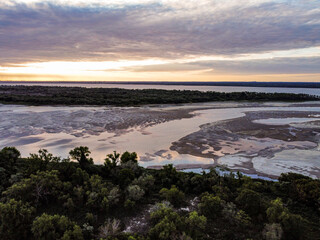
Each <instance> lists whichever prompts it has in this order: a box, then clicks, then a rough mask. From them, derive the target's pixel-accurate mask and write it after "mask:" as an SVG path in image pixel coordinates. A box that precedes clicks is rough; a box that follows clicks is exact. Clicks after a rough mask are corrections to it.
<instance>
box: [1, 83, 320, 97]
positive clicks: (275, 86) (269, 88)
mask: <svg viewBox="0 0 320 240" xmlns="http://www.w3.org/2000/svg"><path fill="white" fill-rule="evenodd" d="M0 85H25V86H35V85H37V86H61V87H87V88H125V89H165V90H198V91H216V92H243V91H248V92H265V93H276V92H277V93H305V94H310V95H317V96H320V82H319V83H314V82H313V83H293V82H286V83H283V82H281V83H280V82H279V83H275V82H271V83H268V82H209V83H208V82H179V83H178V82H144V83H141V82H140V83H139V82H122V83H119V82H108V83H106V82H95V83H92V82H9V81H8V82H5V81H2V82H0Z"/></svg>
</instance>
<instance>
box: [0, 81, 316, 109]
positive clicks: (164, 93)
mask: <svg viewBox="0 0 320 240" xmlns="http://www.w3.org/2000/svg"><path fill="white" fill-rule="evenodd" d="M319 100H320V96H316V95H308V94H293V93H263V92H246V91H244V92H214V91H206V92H201V91H190V90H183V91H181V90H163V89H162V90H161V89H123V88H98V87H97V88H86V87H70V86H69V87H67V86H37V85H35V86H27V85H25V86H21V85H20V86H9V85H8V86H5V85H3V86H0V103H4V104H27V105H97V106H98V105H100V106H101V105H104V106H107V105H110V106H111V105H112V106H141V105H150V104H180V103H199V102H219V101H251V102H252V101H258V102H271V101H285V102H299V101H300V102H302V101H319Z"/></svg>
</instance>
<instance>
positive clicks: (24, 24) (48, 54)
mask: <svg viewBox="0 0 320 240" xmlns="http://www.w3.org/2000/svg"><path fill="white" fill-rule="evenodd" d="M10 80H18V81H23V80H26V81H32V80H33V81H298V82H320V1H319V0H197V1H196V0H184V1H181V0H158V1H156V0H0V81H10Z"/></svg>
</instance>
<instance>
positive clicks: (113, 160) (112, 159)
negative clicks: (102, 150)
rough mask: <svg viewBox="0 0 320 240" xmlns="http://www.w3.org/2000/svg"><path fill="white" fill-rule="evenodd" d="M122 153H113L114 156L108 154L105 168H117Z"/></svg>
mask: <svg viewBox="0 0 320 240" xmlns="http://www.w3.org/2000/svg"><path fill="white" fill-rule="evenodd" d="M119 157H120V153H117V152H116V151H113V153H112V154H108V155H107V157H106V159H105V160H104V166H105V168H107V169H108V170H110V169H112V168H115V167H116V166H117V165H118V163H119Z"/></svg>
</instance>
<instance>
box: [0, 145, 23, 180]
mask: <svg viewBox="0 0 320 240" xmlns="http://www.w3.org/2000/svg"><path fill="white" fill-rule="evenodd" d="M19 157H20V152H19V151H18V150H17V149H16V148H15V147H5V148H3V149H2V150H1V151H0V167H2V168H4V169H6V170H7V171H8V172H9V174H13V173H14V172H15V167H16V162H17V160H18V158H19Z"/></svg>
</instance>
